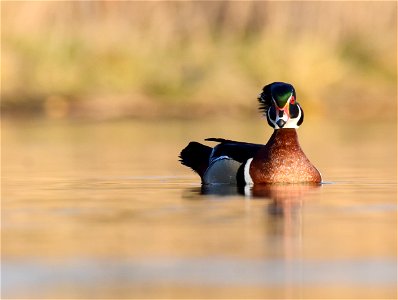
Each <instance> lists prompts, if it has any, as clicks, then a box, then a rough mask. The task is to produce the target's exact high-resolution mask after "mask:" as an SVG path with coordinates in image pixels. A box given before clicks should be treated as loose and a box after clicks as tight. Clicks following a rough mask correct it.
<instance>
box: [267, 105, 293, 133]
mask: <svg viewBox="0 0 398 300" xmlns="http://www.w3.org/2000/svg"><path fill="white" fill-rule="evenodd" d="M298 109H299V114H298V116H297V117H296V118H290V119H288V117H287V115H286V114H283V117H282V118H280V117H279V115H278V114H277V116H276V120H272V119H271V117H270V115H269V110H268V111H267V114H268V120H269V121H270V122H271V123H272V124H273V125H274V129H281V127H279V126H278V124H277V122H278V121H279V120H283V121H285V125H284V126H283V128H299V125H297V123H298V121H300V118H301V108H300V106H298ZM265 117H267V116H265Z"/></svg>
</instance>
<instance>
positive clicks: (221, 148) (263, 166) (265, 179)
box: [179, 82, 322, 186]
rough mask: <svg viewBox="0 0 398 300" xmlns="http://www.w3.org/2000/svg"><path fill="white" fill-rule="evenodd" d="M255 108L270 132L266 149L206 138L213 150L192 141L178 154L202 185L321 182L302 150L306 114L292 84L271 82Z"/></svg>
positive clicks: (245, 143) (261, 146)
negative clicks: (302, 130)
mask: <svg viewBox="0 0 398 300" xmlns="http://www.w3.org/2000/svg"><path fill="white" fill-rule="evenodd" d="M258 101H259V109H260V111H261V112H262V114H263V115H264V117H265V118H266V119H267V123H268V125H269V126H270V127H272V128H273V129H274V131H273V133H272V135H271V137H270V138H269V140H268V142H267V143H266V144H256V143H248V142H239V141H234V140H229V139H224V138H206V139H205V141H208V142H215V143H217V144H216V145H215V146H214V147H210V146H207V145H204V144H202V143H199V142H196V141H191V142H189V144H188V145H187V146H186V147H185V148H184V149H183V150H182V151H181V153H180V155H179V159H180V163H181V164H182V165H184V166H187V167H189V168H191V169H192V170H193V171H194V172H196V173H197V174H198V175H199V176H200V178H201V183H202V185H212V184H230V185H237V186H246V185H259V184H290V183H292V184H296V183H313V184H319V183H321V182H322V176H321V174H320V172H319V171H318V170H317V168H316V167H315V166H314V165H313V164H312V163H311V162H310V160H309V159H308V158H307V156H306V155H305V153H304V151H303V150H302V149H301V146H300V143H299V139H298V134H297V129H298V128H299V127H300V126H301V125H302V124H303V121H304V111H303V108H302V107H301V106H300V104H299V103H298V102H297V98H296V91H295V89H294V87H293V85H291V84H289V83H285V82H273V83H271V84H268V85H266V86H264V87H263V89H262V91H261V93H260V95H259V96H258Z"/></svg>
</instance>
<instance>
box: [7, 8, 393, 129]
mask: <svg viewBox="0 0 398 300" xmlns="http://www.w3.org/2000/svg"><path fill="white" fill-rule="evenodd" d="M1 6H2V15H1V19H2V21H1V22H2V34H1V42H2V54H1V79H2V82H1V83H2V89H1V108H2V112H3V117H19V118H21V117H22V118H26V117H35V118H42V117H43V118H49V119H65V118H84V119H101V120H103V119H114V118H124V117H139V118H154V117H156V118H158V117H177V118H195V117H199V118H203V117H204V116H217V115H227V116H232V115H234V117H239V116H247V115H249V116H252V115H254V114H256V113H257V107H256V105H255V104H253V103H255V99H256V97H257V95H258V93H259V92H260V90H261V88H262V87H263V86H264V85H265V84H266V83H270V82H273V81H286V82H290V83H292V84H293V85H294V86H295V87H296V89H297V93H298V99H299V101H301V102H302V103H304V106H305V109H306V112H309V113H310V114H308V113H307V116H308V115H313V116H315V115H316V116H319V117H320V118H328V119H330V118H332V119H343V120H348V119H349V120H366V121H376V122H379V121H380V118H382V119H383V120H390V121H392V120H395V118H396V82H397V7H396V6H397V4H396V2H395V1H355V2H334V1H328V2H321V1H315V2H307V1H303V2H301V1H297V2H289V1H287V2H286V1H282V2H278V1H271V2H268V1H241V2H239V1H238V2H235V1H233V2H227V1H215V2H207V1H193V2H177V1H175V2H174V1H164V2H161V1H160V2H159V1H154V2H152V1H150V2H145V1H138V2H129V1H121V2H120V1H101V2H98V1H62V2H58V1H57V2H51V1H37V2H36V1H18V2H16V1H2V4H1Z"/></svg>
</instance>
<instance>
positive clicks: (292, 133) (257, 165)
mask: <svg viewBox="0 0 398 300" xmlns="http://www.w3.org/2000/svg"><path fill="white" fill-rule="evenodd" d="M250 176H251V178H252V181H253V183H299V182H303V183H304V182H311V183H320V182H321V180H322V178H321V174H320V173H319V171H318V170H317V169H316V168H315V167H314V166H313V165H312V164H311V162H310V161H309V159H308V158H307V157H306V156H305V154H304V152H303V150H302V149H301V147H300V144H299V142H298V137H297V132H296V129H293V128H285V129H278V130H275V131H274V133H273V134H272V136H271V138H270V139H269V141H268V143H267V144H266V145H265V146H264V147H263V148H261V149H260V150H259V151H258V152H257V154H256V155H255V156H254V158H253V161H252V163H251V165H250Z"/></svg>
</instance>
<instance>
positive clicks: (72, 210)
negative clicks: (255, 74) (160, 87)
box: [2, 120, 397, 299]
mask: <svg viewBox="0 0 398 300" xmlns="http://www.w3.org/2000/svg"><path fill="white" fill-rule="evenodd" d="M337 123H338V122H335V123H330V124H325V123H321V125H319V124H318V125H317V123H316V122H315V121H313V122H312V123H311V121H310V122H308V121H307V123H305V124H304V126H303V127H302V128H300V131H299V138H300V142H301V145H302V148H303V149H304V151H305V153H306V154H307V156H308V157H309V158H310V159H311V161H312V162H313V163H314V164H315V165H316V166H317V168H318V169H319V170H320V171H321V173H322V175H323V177H324V180H325V183H324V184H323V185H321V186H308V185H275V186H271V187H267V188H256V189H254V190H246V194H245V191H237V190H236V188H228V187H218V188H202V187H201V186H200V184H199V178H198V177H196V176H195V174H193V173H192V172H191V171H190V170H189V169H187V168H185V167H183V166H180V165H179V163H178V161H177V155H178V153H179V150H180V149H182V148H183V147H184V146H185V145H186V144H187V143H188V142H189V140H191V139H192V140H203V138H205V137H225V138H231V139H236V140H243V141H252V142H257V143H259V142H265V141H266V140H267V139H268V137H269V136H270V135H271V129H268V128H266V125H265V124H264V121H263V120H258V121H257V120H220V121H205V122H200V121H172V120H170V121H151V122H150V121H118V122H104V123H100V122H94V123H88V122H77V121H75V122H71V123H67V122H66V123H64V122H60V123H50V122H39V121H35V122H33V121H32V122H11V121H5V122H3V128H2V129H3V130H2V146H3V147H2V154H3V156H2V175H3V178H2V297H3V298H193V297H196V298H198V297H201V298H391V299H393V298H396V296H397V295H396V285H397V260H396V253H397V204H396V165H397V164H396V129H395V125H392V124H367V125H364V123H358V124H355V123H353V124H342V125H341V126H340V125H338V124H337Z"/></svg>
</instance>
